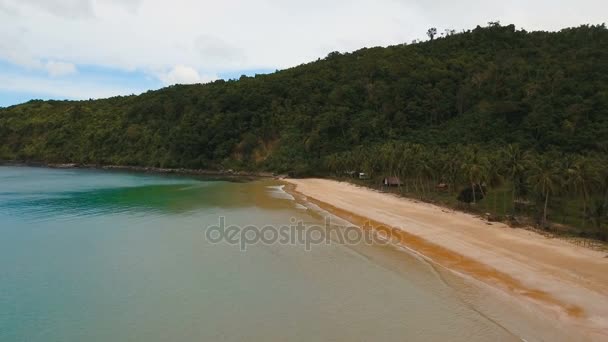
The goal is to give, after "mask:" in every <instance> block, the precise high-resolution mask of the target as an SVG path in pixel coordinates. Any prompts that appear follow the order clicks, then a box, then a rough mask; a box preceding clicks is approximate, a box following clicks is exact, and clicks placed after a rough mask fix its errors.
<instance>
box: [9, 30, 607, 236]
mask: <svg viewBox="0 0 608 342" xmlns="http://www.w3.org/2000/svg"><path fill="white" fill-rule="evenodd" d="M427 34H428V35H429V38H430V39H429V40H428V41H425V42H417V43H414V44H402V45H397V46H390V47H374V48H364V49H361V50H358V51H355V52H352V53H339V52H333V53H330V54H329V55H328V56H327V57H325V58H323V59H319V60H317V61H314V62H311V63H308V64H304V65H300V66H297V67H294V68H290V69H286V70H282V71H277V72H275V73H272V74H268V75H256V76H255V77H246V76H242V77H241V78H240V79H238V80H237V79H235V80H228V81H225V80H218V81H215V82H213V83H208V84H204V85H177V86H172V87H168V88H164V89H160V90H157V91H150V92H147V93H144V94H142V95H138V96H123V97H114V98H109V99H102V100H88V101H40V100H33V101H30V102H28V103H25V104H22V105H17V106H12V107H8V108H2V109H0V159H3V160H20V161H41V162H47V163H81V164H96V165H107V164H112V165H138V166H154V167H164V168H203V169H216V170H217V169H235V170H265V171H274V172H281V173H287V172H288V173H291V174H292V175H296V176H308V175H320V176H329V175H334V176H337V177H343V176H344V175H345V173H348V172H350V171H362V170H365V172H368V173H369V174H370V175H372V178H373V179H372V180H371V182H372V183H373V184H375V182H378V180H379V179H381V178H382V177H384V176H387V175H395V176H399V177H401V178H402V179H403V182H404V184H403V185H402V187H401V188H402V189H400V191H402V192H404V193H412V194H413V195H415V196H419V197H423V198H424V197H433V196H438V194H442V195H441V196H445V197H446V198H447V197H449V198H451V199H455V198H457V197H460V198H461V199H463V198H465V197H469V199H467V200H465V202H467V203H471V204H472V206H479V205H478V204H477V203H478V202H480V203H483V204H482V205H484V206H486V207H484V208H483V209H482V210H488V211H492V212H499V213H500V214H502V215H506V214H507V213H517V212H520V213H528V212H529V215H530V216H531V217H535V218H536V221H537V222H538V224H539V225H541V226H543V227H546V226H548V222H549V221H551V222H554V223H559V222H562V223H564V224H567V225H569V226H575V227H577V229H578V230H577V232H579V233H580V234H584V235H586V236H593V237H600V238H603V239H606V238H607V235H608V233H607V232H608V227H607V225H606V221H607V219H606V216H607V211H608V174H607V171H606V166H607V165H608V162H607V155H608V29H607V28H606V26H605V25H585V26H581V27H576V28H567V29H563V30H561V31H559V32H527V31H525V30H517V29H516V28H515V26H513V25H508V26H503V25H500V24H499V23H489V24H488V25H484V27H477V28H475V29H473V30H468V31H463V32H460V33H456V32H455V31H454V30H446V31H445V33H444V34H441V35H440V34H438V32H437V30H436V29H430V30H429V31H428V32H427ZM440 183H443V184H446V185H447V186H448V191H447V195H445V194H446V191H445V190H437V189H436V185H437V184H440ZM476 186H477V187H478V188H479V191H480V192H481V194H482V196H480V197H483V199H478V198H470V197H471V196H465V197H462V196H458V195H459V194H461V192H462V190H463V189H467V188H469V189H476ZM470 193H472V194H473V197H477V191H470ZM497 194H498V195H500V199H499V198H497V197H496V196H497ZM490 203H492V206H491V207H490V206H489V204H490ZM494 203H496V204H495V205H494ZM520 206H523V208H518V207H520ZM501 207H502V209H499V208H501ZM494 209H495V210H494Z"/></svg>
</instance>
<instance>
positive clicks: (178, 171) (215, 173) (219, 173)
mask: <svg viewBox="0 0 608 342" xmlns="http://www.w3.org/2000/svg"><path fill="white" fill-rule="evenodd" d="M0 166H27V167H42V168H50V169H81V170H106V171H130V172H139V173H155V174H163V175H170V174H175V175H184V176H212V177H251V178H281V177H284V176H281V175H276V174H275V173H272V172H251V171H234V170H231V169H229V170H208V169H186V168H161V167H151V166H129V165H98V164H78V163H46V162H28V161H13V160H0Z"/></svg>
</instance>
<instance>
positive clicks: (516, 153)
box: [501, 145, 530, 210]
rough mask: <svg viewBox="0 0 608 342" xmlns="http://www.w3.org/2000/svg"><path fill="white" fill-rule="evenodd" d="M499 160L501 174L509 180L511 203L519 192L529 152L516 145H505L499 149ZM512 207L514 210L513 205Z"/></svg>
mask: <svg viewBox="0 0 608 342" xmlns="http://www.w3.org/2000/svg"><path fill="white" fill-rule="evenodd" d="M501 160H502V161H503V174H504V175H505V177H508V178H509V180H510V181H511V186H512V189H511V190H512V191H511V203H512V204H513V203H514V202H515V199H516V198H517V197H518V196H519V194H520V193H521V190H522V187H523V184H522V183H523V179H524V175H525V171H526V168H527V165H528V164H529V161H530V154H529V153H528V152H527V151H522V150H521V149H520V148H519V146H518V145H507V147H506V148H505V149H503V150H502V151H501ZM513 209H514V210H515V206H514V207H513Z"/></svg>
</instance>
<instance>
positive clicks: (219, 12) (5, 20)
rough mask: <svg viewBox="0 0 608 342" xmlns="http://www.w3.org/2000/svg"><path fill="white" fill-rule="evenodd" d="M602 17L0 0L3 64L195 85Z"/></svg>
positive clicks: (274, 1) (485, 5) (144, 0)
mask: <svg viewBox="0 0 608 342" xmlns="http://www.w3.org/2000/svg"><path fill="white" fill-rule="evenodd" d="M606 13H608V2H607V1H605V0H576V1H573V0H558V1H556V0H539V1H529V0H525V1H524V0H512V1H508V2H505V1H482V0H462V1H458V2H456V1H445V0H436V1H413V0H349V1H346V0H335V1H327V0H323V1H321V0H308V1H300V0H298V1H296V0H258V1H245V0H240V1H239V0H227V1H215V0H214V1H211V0H173V1H171V2H167V1H164V0H0V61H5V62H8V63H12V64H13V65H15V66H18V67H20V68H24V69H28V70H29V69H32V68H33V69H44V70H46V73H47V76H48V77H50V78H51V79H52V78H61V77H65V76H68V75H73V74H74V73H77V72H78V70H79V69H80V68H81V66H83V65H85V66H98V67H103V68H113V69H116V70H122V71H138V72H141V73H145V74H147V75H149V76H150V77H153V78H155V79H156V80H157V81H159V82H162V84H174V83H200V82H206V81H209V80H213V79H214V78H216V77H217V76H216V75H221V74H232V73H238V72H240V71H244V70H254V69H255V70H260V69H262V70H275V69H282V68H286V67H291V66H295V65H298V64H301V63H304V62H309V61H312V60H316V59H317V58H318V57H323V56H325V55H327V54H328V53H329V52H331V51H336V50H337V51H342V52H345V51H352V50H356V49H358V48H361V47H370V46H379V45H382V46H385V45H393V44H399V43H403V42H410V41H412V40H413V39H421V38H422V39H424V38H425V32H426V30H427V29H428V28H429V27H437V28H438V29H439V31H440V32H443V29H446V28H450V29H456V30H460V29H465V28H466V29H468V28H474V27H475V26H476V25H478V24H480V25H485V23H487V22H488V21H495V20H499V21H501V22H502V23H505V24H507V23H513V24H515V25H516V26H517V27H518V28H525V29H528V30H539V29H541V30H557V29H560V28H563V27H568V26H578V25H580V24H585V23H595V24H597V23H601V22H602V21H605V20H606V15H605V14H606ZM540 14H542V15H540Z"/></svg>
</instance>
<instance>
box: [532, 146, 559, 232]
mask: <svg viewBox="0 0 608 342" xmlns="http://www.w3.org/2000/svg"><path fill="white" fill-rule="evenodd" d="M557 170H558V168H557V167H556V165H555V162H554V161H553V159H552V158H550V157H547V156H543V157H538V159H537V160H536V162H535V163H534V164H533V166H532V167H531V169H530V170H529V176H528V182H530V184H532V187H533V188H534V190H535V191H536V193H537V194H538V195H539V196H540V198H541V200H542V201H544V203H543V205H542V208H543V211H542V215H541V222H540V224H541V226H542V227H546V226H547V210H548V207H549V197H550V196H551V195H552V194H555V193H556V192H557V190H558V189H559V187H560V185H561V177H560V175H559V172H558V171H557Z"/></svg>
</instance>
